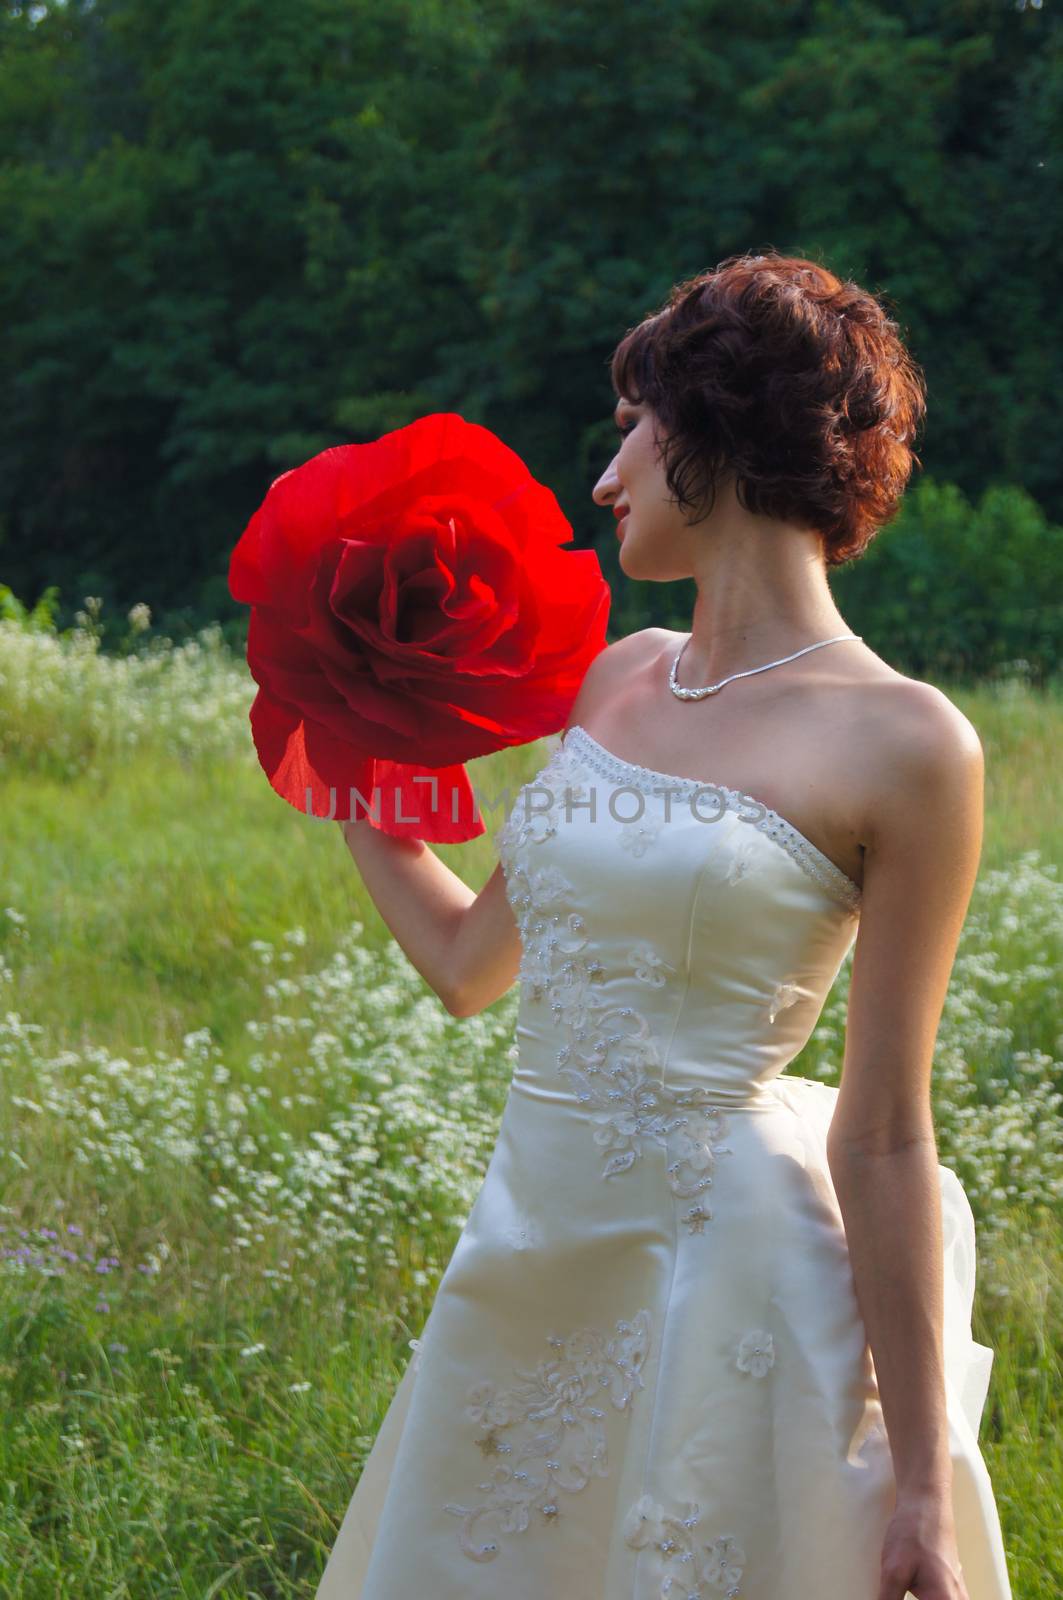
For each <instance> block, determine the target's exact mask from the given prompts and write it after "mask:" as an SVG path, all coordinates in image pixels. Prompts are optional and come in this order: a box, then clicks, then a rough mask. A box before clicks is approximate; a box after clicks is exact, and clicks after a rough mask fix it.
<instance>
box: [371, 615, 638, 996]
mask: <svg viewBox="0 0 1063 1600" xmlns="http://www.w3.org/2000/svg"><path fill="white" fill-rule="evenodd" d="M659 632H660V630H659V629H652V628H648V629H643V630H642V631H641V632H639V633H634V634H628V635H627V636H626V637H625V638H623V639H617V640H616V641H615V642H614V643H613V644H611V645H608V646H607V647H606V648H605V649H604V650H600V651H599V652H598V654H597V655H596V656H595V657H594V659H593V661H592V662H591V664H590V666H589V667H588V668H587V671H586V672H585V673H584V675H583V681H582V683H581V684H580V688H579V693H578V694H577V696H576V699H575V702H574V703H573V705H572V709H571V710H570V712H569V717H568V722H567V723H566V727H571V726H572V724H573V722H578V721H579V720H580V718H581V717H582V716H584V715H586V714H587V713H588V712H589V710H590V707H591V704H592V703H593V701H594V699H595V698H596V697H597V696H599V695H601V694H603V693H605V692H606V691H607V687H608V684H609V682H610V679H611V675H612V673H613V672H614V671H624V670H627V669H628V667H629V665H630V663H631V662H632V660H634V659H641V658H642V657H643V656H644V654H645V651H646V650H647V649H648V648H652V647H653V645H654V643H655V641H656V640H657V636H658V634H659ZM340 826H341V827H342V829H343V833H344V837H345V839H346V840H347V846H348V849H349V850H350V852H351V855H352V856H353V857H354V860H355V864H356V865H357V867H358V870H359V871H360V872H361V874H362V879H363V881H364V883H365V886H366V888H367V889H368V890H369V893H370V895H371V896H372V898H373V900H374V902H375V904H376V907H377V910H378V911H379V912H380V915H381V917H382V918H383V920H384V922H385V923H386V924H387V926H388V927H389V928H390V930H391V932H392V933H393V935H394V936H395V939H396V940H397V942H398V943H399V945H401V947H402V949H403V950H404V951H405V952H406V955H407V956H408V957H409V960H410V963H411V965H412V966H414V967H416V969H417V971H418V972H419V973H420V974H421V976H422V978H424V980H425V982H426V983H427V984H429V985H430V986H431V987H432V988H433V989H434V990H435V992H436V994H438V995H439V997H440V999H441V1000H442V1001H443V1003H444V1005H445V1006H446V1007H447V1010H448V1011H450V1012H452V1013H453V1015H454V1016H456V1017H467V1016H472V1015H473V1014H474V1013H476V1012H477V1011H482V1010H483V1009H484V1007H485V1006H489V1005H491V1004H492V1002H493V1001H495V1000H497V999H498V998H499V997H500V996H501V995H503V994H505V993H506V991H507V989H510V988H511V987H512V985H513V983H514V981H515V979H516V977H517V973H518V971H519V969H520V957H521V944H520V933H519V930H518V928H517V923H516V919H515V917H514V915H513V908H512V907H511V905H510V903H509V900H508V898H507V896H506V883H505V877H504V875H503V872H502V868H501V865H498V866H496V867H495V870H494V871H493V872H492V874H491V876H490V877H489V878H488V880H487V882H486V884H485V885H484V887H483V888H482V889H481V890H480V892H479V894H475V893H474V892H473V891H472V890H471V889H470V888H469V887H468V885H467V884H465V883H463V882H462V880H461V878H459V877H458V875H457V873H456V872H452V871H451V870H450V868H449V867H448V866H447V865H446V863H445V862H443V861H441V860H440V859H439V857H438V856H437V855H436V853H435V851H434V850H432V849H431V847H430V846H429V845H427V844H426V843H425V842H424V841H423V840H420V839H398V838H394V837H392V836H391V835H390V834H385V833H381V832H380V830H379V829H378V828H374V827H373V825H372V823H371V822H369V821H368V820H367V819H365V818H363V819H362V820H361V821H360V822H343V823H341V824H340Z"/></svg>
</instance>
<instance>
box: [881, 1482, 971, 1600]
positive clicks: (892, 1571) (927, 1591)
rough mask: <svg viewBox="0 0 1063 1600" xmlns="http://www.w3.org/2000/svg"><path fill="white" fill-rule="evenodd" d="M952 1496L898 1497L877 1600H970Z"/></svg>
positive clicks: (890, 1524)
mask: <svg viewBox="0 0 1063 1600" xmlns="http://www.w3.org/2000/svg"><path fill="white" fill-rule="evenodd" d="M950 1502H951V1497H942V1496H941V1495H937V1494H932V1495H931V1494H924V1495H912V1496H911V1497H905V1498H903V1499H902V1498H898V1501H897V1506H896V1509H895V1511H894V1513H893V1516H892V1517H891V1518H890V1521H889V1524H888V1526H887V1528H886V1536H885V1538H884V1540H883V1542H882V1566H881V1578H880V1582H879V1591H878V1595H877V1596H876V1600H905V1596H906V1595H909V1594H911V1595H913V1596H914V1597H915V1600H969V1596H968V1593H967V1585H966V1584H965V1583H964V1581H963V1569H962V1567H961V1566H960V1553H959V1550H958V1548H957V1545H956V1526H955V1522H954V1520H953V1513H952V1505H951V1503H950Z"/></svg>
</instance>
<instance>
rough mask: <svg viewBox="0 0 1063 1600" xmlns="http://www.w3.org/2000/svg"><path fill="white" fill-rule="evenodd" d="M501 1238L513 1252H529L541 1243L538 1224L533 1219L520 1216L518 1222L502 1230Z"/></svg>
mask: <svg viewBox="0 0 1063 1600" xmlns="http://www.w3.org/2000/svg"><path fill="white" fill-rule="evenodd" d="M502 1238H503V1239H504V1240H505V1241H506V1243H507V1244H508V1245H510V1246H512V1248H513V1249H514V1250H530V1249H532V1248H534V1247H535V1246H536V1245H540V1244H541V1243H542V1234H541V1232H540V1229H539V1224H538V1223H537V1222H536V1220H535V1218H534V1217H529V1216H526V1215H524V1214H522V1215H521V1219H520V1221H519V1222H514V1223H512V1224H511V1225H510V1226H509V1227H508V1228H503V1229H502Z"/></svg>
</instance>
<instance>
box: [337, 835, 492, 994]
mask: <svg viewBox="0 0 1063 1600" xmlns="http://www.w3.org/2000/svg"><path fill="white" fill-rule="evenodd" d="M340 827H341V828H342V830H343V836H344V838H345V839H346V841H347V848H348V849H349V850H350V852H351V855H352V856H353V857H354V861H355V864H356V865H357V867H358V870H359V872H360V873H361V875H362V880H363V882H364V883H365V886H366V888H367V889H368V890H369V893H370V895H371V896H372V898H373V901H374V903H375V905H376V908H377V910H378V911H379V912H380V915H381V917H382V918H383V920H384V922H385V923H386V924H387V926H388V928H390V930H391V932H392V934H393V935H394V937H395V939H396V941H397V942H398V944H399V945H401V947H402V949H403V950H404V951H405V953H406V955H407V957H408V958H409V960H410V963H411V965H412V966H414V967H416V969H417V971H418V972H419V973H420V974H421V977H422V978H423V979H424V980H425V982H426V983H427V984H429V985H430V987H431V988H433V989H434V990H435V992H436V994H437V995H438V996H439V998H440V999H441V1000H442V1002H443V1004H444V1005H445V1006H446V1008H447V1010H448V1011H450V1012H451V1013H452V1014H453V1015H454V1016H456V1017H461V1016H468V1015H470V1014H471V1013H472V1012H474V1011H479V1010H482V1008H483V1006H484V1005H489V1004H490V1003H491V1000H495V999H497V998H498V997H499V996H500V995H503V994H505V992H506V990H507V989H509V988H510V987H511V986H512V984H513V980H514V979H515V978H516V975H517V969H518V967H519V965H520V936H519V934H518V932H517V924H516V921H515V920H514V917H513V911H512V908H511V907H510V905H509V902H508V900H507V899H506V892H505V882H504V879H503V876H502V868H501V867H500V866H496V867H495V870H494V872H493V873H492V874H491V876H490V878H488V880H487V883H486V884H485V885H484V887H483V888H482V889H481V891H480V893H479V894H476V893H475V892H474V891H473V890H472V889H470V888H469V886H468V884H466V883H464V882H463V881H462V879H461V878H459V877H458V875H457V873H456V872H452V871H451V869H450V867H448V866H447V864H446V862H444V861H441V860H440V858H439V856H437V855H436V853H435V851H434V850H433V849H432V848H431V846H430V845H428V844H426V843H425V841H424V840H423V839H401V838H395V837H394V836H393V835H391V834H386V833H382V832H381V831H380V829H379V828H374V827H373V825H372V823H371V822H369V821H368V820H367V819H365V818H363V819H362V820H361V821H359V822H343V823H341V824H340ZM472 974H475V978H476V993H475V996H471V995H469V994H468V992H467V990H468V987H469V978H470V975H472ZM485 993H486V994H487V995H489V997H490V998H489V999H483V998H482V997H483V995H484V994H485Z"/></svg>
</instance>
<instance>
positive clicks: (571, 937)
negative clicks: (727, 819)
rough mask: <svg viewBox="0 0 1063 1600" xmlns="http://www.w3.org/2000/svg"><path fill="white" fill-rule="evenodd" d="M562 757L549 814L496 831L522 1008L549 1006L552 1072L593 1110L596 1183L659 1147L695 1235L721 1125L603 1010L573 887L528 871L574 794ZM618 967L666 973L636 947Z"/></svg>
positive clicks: (637, 1029) (638, 1017)
mask: <svg viewBox="0 0 1063 1600" xmlns="http://www.w3.org/2000/svg"><path fill="white" fill-rule="evenodd" d="M564 754H565V751H564V747H562V749H561V750H560V751H558V752H556V753H555V755H554V756H553V757H552V758H551V760H550V762H548V763H547V766H546V767H545V768H544V769H543V772H542V774H541V775H540V776H541V777H542V779H543V780H544V782H543V783H542V784H541V785H539V787H541V788H544V789H546V788H548V789H549V791H550V793H551V795H552V796H553V800H552V804H551V807H550V810H549V815H548V816H547V814H546V813H542V812H541V813H539V822H540V824H541V825H540V826H539V827H538V828H537V829H536V830H534V831H533V830H531V829H530V828H529V827H528V826H527V825H521V826H520V827H511V826H510V825H511V824H512V822H513V818H514V817H515V816H516V812H517V807H516V806H515V807H514V810H513V812H511V813H510V816H509V817H508V818H507V821H506V824H505V827H504V829H503V830H502V834H503V835H504V836H505V837H504V840H503V844H504V850H505V857H504V859H505V862H506V892H507V894H508V895H509V899H510V903H511V905H512V906H513V910H514V915H515V916H516V919H517V923H518V927H519V930H520V936H521V944H522V947H523V954H522V957H521V965H520V974H519V976H520V978H521V982H522V984H523V985H525V986H526V992H527V996H528V999H529V1000H530V1001H533V1002H538V1001H540V1000H543V999H546V1000H547V1002H548V1003H549V1005H550V1009H551V1012H552V1014H553V1018H554V1021H555V1023H556V1024H557V1027H558V1029H559V1031H560V1032H561V1034H562V1035H563V1039H564V1042H563V1043H562V1045H561V1047H560V1049H559V1050H558V1053H557V1064H558V1068H559V1069H560V1071H561V1072H562V1073H563V1074H564V1075H565V1076H566V1077H567V1078H568V1080H569V1082H570V1083H571V1084H572V1087H573V1089H574V1090H575V1093H576V1098H577V1100H579V1101H580V1102H581V1103H582V1104H584V1105H587V1106H590V1107H592V1108H593V1110H594V1113H595V1115H594V1118H593V1122H594V1129H595V1131H594V1140H595V1143H596V1144H597V1145H599V1146H600V1147H601V1148H602V1149H603V1150H604V1151H605V1152H606V1160H605V1162H604V1165H603V1167H602V1173H601V1176H602V1177H603V1178H612V1177H616V1176H618V1175H619V1174H620V1173H622V1172H626V1171H628V1170H629V1169H630V1168H631V1167H632V1166H634V1164H635V1162H636V1161H637V1160H638V1158H639V1157H640V1156H641V1155H642V1154H643V1150H644V1145H645V1143H646V1141H649V1142H650V1143H651V1144H653V1143H655V1144H658V1145H661V1146H662V1147H663V1148H664V1150H665V1151H666V1153H667V1156H668V1158H669V1159H668V1162H667V1169H666V1170H667V1174H668V1183H669V1187H670V1188H671V1190H672V1193H673V1194H675V1195H676V1196H677V1197H679V1198H682V1199H692V1200H695V1202H696V1203H695V1204H694V1205H692V1206H690V1207H689V1208H688V1210H687V1211H686V1212H685V1214H684V1216H683V1221H684V1222H685V1223H686V1225H687V1228H688V1229H689V1231H690V1232H691V1233H701V1232H703V1230H704V1225H705V1223H706V1222H707V1221H709V1220H710V1219H711V1217H712V1212H711V1211H710V1210H709V1209H708V1208H707V1207H706V1206H705V1205H703V1204H702V1203H701V1200H700V1199H699V1198H698V1197H699V1196H701V1195H702V1194H703V1193H704V1191H705V1190H706V1189H708V1188H709V1187H710V1186H711V1184H712V1181H713V1168H714V1166H715V1163H716V1157H717V1156H718V1155H720V1154H723V1153H728V1154H729V1153H730V1147H729V1146H727V1145H726V1144H724V1143H723V1142H722V1141H723V1138H724V1136H725V1134H726V1132H727V1130H728V1122H727V1119H726V1117H725V1115H724V1113H723V1111H722V1110H721V1109H720V1107H719V1106H717V1105H715V1104H713V1103H712V1099H713V1097H712V1094H711V1091H709V1090H708V1089H706V1088H705V1087H704V1086H702V1085H698V1084H695V1085H692V1086H689V1087H685V1088H684V1087H677V1086H673V1085H671V1084H666V1083H665V1082H664V1081H663V1072H662V1066H661V1060H660V1052H659V1048H658V1044H657V1040H656V1038H655V1037H654V1035H653V1033H652V1032H651V1029H650V1025H649V1022H648V1021H647V1019H646V1017H645V1016H644V1015H643V1013H642V1012H641V1011H638V1010H636V1009H635V1008H634V1007H633V1006H616V1005H613V1006H610V1005H608V1004H607V1002H606V1001H605V1000H604V999H603V998H602V996H601V995H600V993H599V992H598V991H599V989H600V987H601V984H602V981H603V979H604V977H605V967H604V965H603V963H602V962H601V961H599V960H597V959H596V958H595V957H593V956H592V955H591V950H592V948H593V946H592V945H591V941H590V939H589V937H588V935H587V932H586V923H585V921H584V919H583V917H582V916H581V915H580V913H579V912H576V911H569V912H567V913H566V912H565V911H564V899H565V896H569V897H571V896H574V894H575V889H574V886H573V885H572V884H571V883H570V882H569V880H568V879H567V878H566V877H565V875H564V874H563V873H562V872H561V871H560V870H559V869H558V868H556V867H553V866H549V865H544V866H541V867H536V866H535V864H534V856H533V854H532V849H533V846H534V845H536V844H540V843H542V842H543V841H544V840H545V839H548V838H549V837H550V836H551V834H552V832H553V831H554V830H553V828H552V827H550V826H549V825H548V824H549V822H550V819H551V818H552V819H553V820H554V822H555V823H556V812H557V808H558V807H559V806H560V805H561V804H562V803H563V800H564V796H565V795H566V794H571V793H573V792H574V784H575V785H578V786H579V787H583V785H582V782H581V780H582V779H583V778H584V777H585V776H586V774H585V771H584V769H582V768H580V767H579V766H576V767H575V769H574V770H570V771H569V772H568V773H567V774H566V771H565V767H564V761H563V757H564ZM544 816H545V817H546V822H545V823H544V822H543V818H544ZM507 830H508V832H507ZM570 903H571V902H570ZM628 962H629V963H630V966H631V969H632V972H633V974H634V976H635V978H636V979H637V980H638V981H639V982H642V983H645V984H647V985H649V986H650V987H651V988H655V989H656V988H661V987H662V986H663V985H664V984H666V983H667V982H668V978H667V976H666V974H669V973H672V974H674V972H675V969H674V968H673V967H672V966H670V965H669V964H668V963H667V962H666V961H665V960H664V959H663V958H662V957H661V955H660V954H659V953H658V952H657V951H656V950H655V949H654V947H653V945H652V944H650V943H649V942H648V941H646V940H641V941H638V942H636V943H635V944H634V945H633V946H632V947H631V948H630V949H629V951H628Z"/></svg>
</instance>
